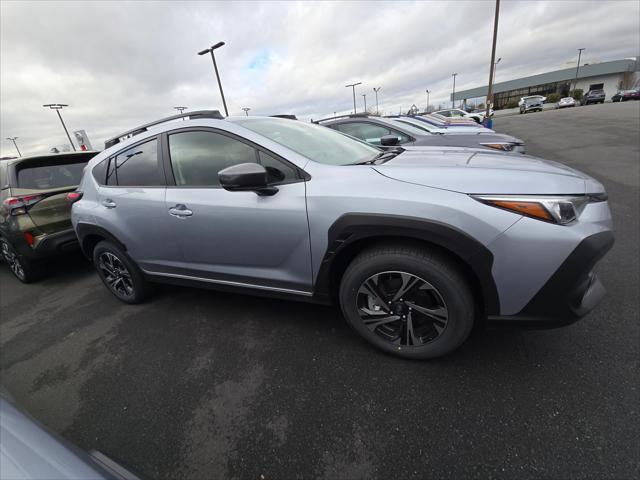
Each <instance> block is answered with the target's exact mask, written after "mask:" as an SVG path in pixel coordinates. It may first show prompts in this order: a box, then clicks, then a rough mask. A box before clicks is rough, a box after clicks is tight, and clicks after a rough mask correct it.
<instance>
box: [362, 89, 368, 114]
mask: <svg viewBox="0 0 640 480" xmlns="http://www.w3.org/2000/svg"><path fill="white" fill-rule="evenodd" d="M362 98H364V113H367V94H366V93H363V94H362Z"/></svg>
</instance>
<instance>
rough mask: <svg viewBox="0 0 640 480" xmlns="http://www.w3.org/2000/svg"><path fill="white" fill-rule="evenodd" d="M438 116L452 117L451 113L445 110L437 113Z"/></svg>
mask: <svg viewBox="0 0 640 480" xmlns="http://www.w3.org/2000/svg"><path fill="white" fill-rule="evenodd" d="M437 113H438V115H442V116H443V117H450V116H451V112H450V111H449V110H443V111H442V112H437Z"/></svg>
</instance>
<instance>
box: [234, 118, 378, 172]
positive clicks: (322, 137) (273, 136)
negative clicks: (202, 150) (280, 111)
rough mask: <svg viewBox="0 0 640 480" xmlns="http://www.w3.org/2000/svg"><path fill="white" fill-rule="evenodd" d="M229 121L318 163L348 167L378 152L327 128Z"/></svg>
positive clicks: (268, 120) (277, 120) (274, 121)
mask: <svg viewBox="0 0 640 480" xmlns="http://www.w3.org/2000/svg"><path fill="white" fill-rule="evenodd" d="M231 121H234V122H236V123H238V124H240V125H242V126H243V127H245V128H247V129H249V130H252V131H254V132H256V133H259V134H260V135H263V136H265V137H267V138H268V139H270V140H273V141H274V142H276V143H279V144H280V145H284V146H285V147H287V148H289V149H291V150H293V151H294V152H297V153H299V154H300V155H304V156H305V157H307V158H309V159H311V160H313V161H315V162H319V163H325V164H329V165H348V164H350V163H356V162H362V161H364V160H367V159H370V158H373V157H374V156H375V155H377V154H379V153H380V150H378V149H377V148H375V147H372V146H370V145H367V144H366V143H363V142H360V141H358V140H354V139H353V138H349V137H346V136H344V135H342V134H340V133H338V132H334V131H332V130H331V129H329V128H326V127H321V126H319V125H314V124H309V123H304V122H300V121H297V120H288V119H281V118H251V117H247V118H243V119H233V120H231Z"/></svg>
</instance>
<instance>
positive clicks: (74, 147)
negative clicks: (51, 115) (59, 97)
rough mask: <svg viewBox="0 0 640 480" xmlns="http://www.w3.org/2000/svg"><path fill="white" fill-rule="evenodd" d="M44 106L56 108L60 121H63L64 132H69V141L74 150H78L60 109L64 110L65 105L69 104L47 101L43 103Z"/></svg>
mask: <svg viewBox="0 0 640 480" xmlns="http://www.w3.org/2000/svg"><path fill="white" fill-rule="evenodd" d="M42 106H43V107H49V108H50V109H51V110H55V111H56V113H57V114H58V118H59V119H60V123H62V128H64V133H66V134H67V138H68V139H69V143H70V144H71V148H73V151H74V152H75V151H76V146H75V145H74V144H73V141H72V140H71V135H69V130H67V126H66V125H65V124H64V120H62V115H60V110H62V109H63V108H64V107H68V106H69V105H66V104H64V103H47V104H46V105H42Z"/></svg>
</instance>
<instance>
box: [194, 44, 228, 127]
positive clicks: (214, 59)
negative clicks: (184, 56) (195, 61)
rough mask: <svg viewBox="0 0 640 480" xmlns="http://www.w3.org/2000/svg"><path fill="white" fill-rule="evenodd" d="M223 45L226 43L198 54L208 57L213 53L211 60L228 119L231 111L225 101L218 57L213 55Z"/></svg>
mask: <svg viewBox="0 0 640 480" xmlns="http://www.w3.org/2000/svg"><path fill="white" fill-rule="evenodd" d="M223 45H224V42H218V43H216V44H215V45H213V46H211V47H209V48H206V49H204V50H202V51H200V52H198V55H206V54H207V53H211V60H212V61H213V69H214V70H215V72H216V79H217V80H218V87H220V96H221V97H222V105H223V106H224V113H225V115H226V116H227V117H228V116H229V110H227V102H226V101H225V99H224V92H223V91H222V82H221V81H220V74H219V73H218V65H217V64H216V56H215V55H214V54H213V51H214V50H215V49H217V48H220V47H222V46H223Z"/></svg>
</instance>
